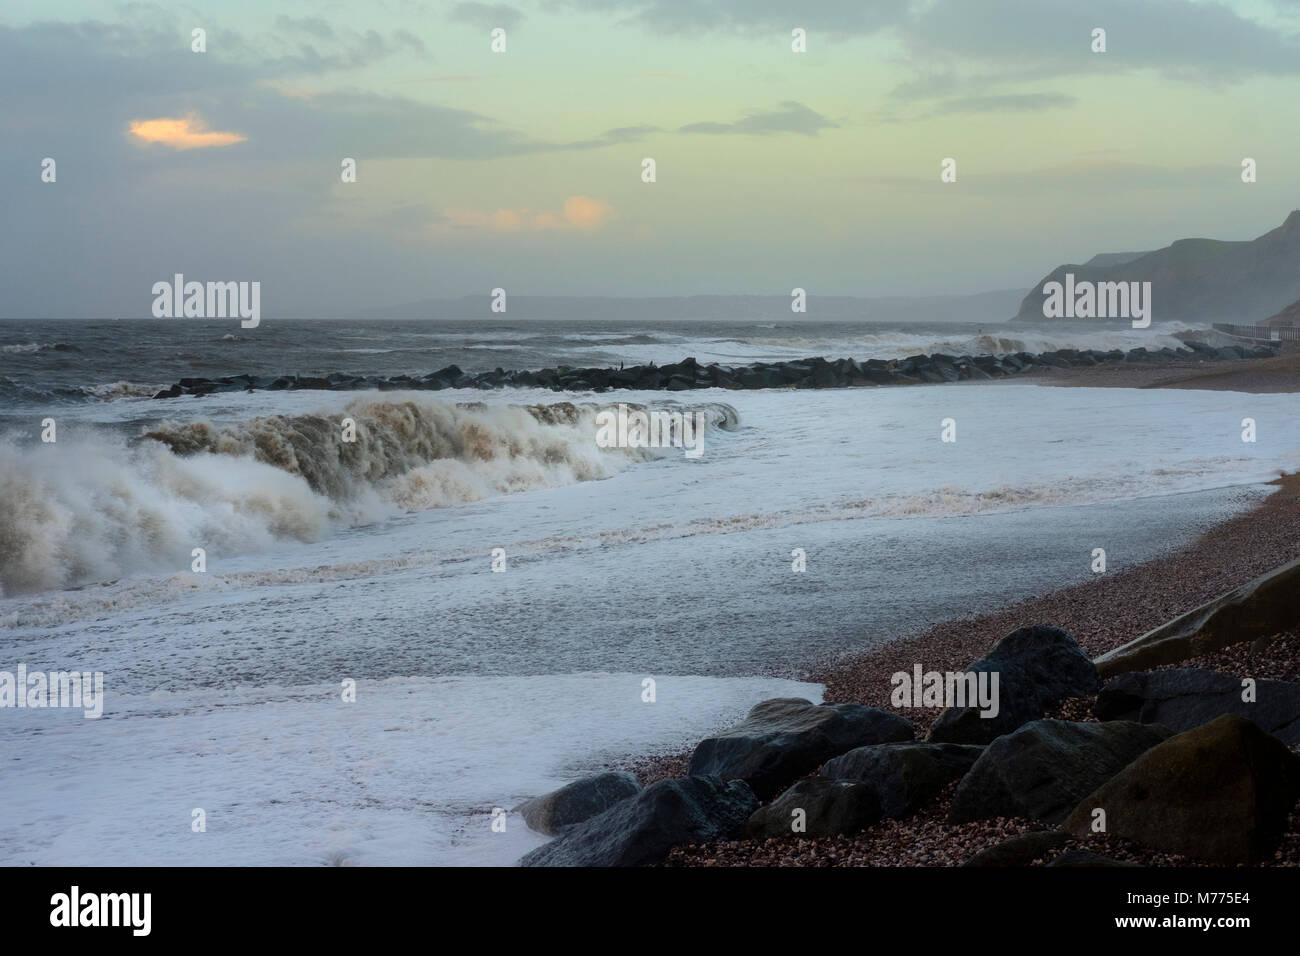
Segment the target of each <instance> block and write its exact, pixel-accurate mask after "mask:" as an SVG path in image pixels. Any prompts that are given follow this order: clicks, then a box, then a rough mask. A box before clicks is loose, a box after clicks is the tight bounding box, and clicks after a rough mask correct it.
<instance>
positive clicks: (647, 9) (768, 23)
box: [544, 0, 909, 37]
mask: <svg viewBox="0 0 1300 956" xmlns="http://www.w3.org/2000/svg"><path fill="white" fill-rule="evenodd" d="M908 2H909V0H801V2H800V3H789V2H783V0H708V2H705V0H552V2H550V3H547V4H544V7H546V8H548V9H551V10H557V9H559V10H563V9H568V10H579V11H584V12H595V13H605V12H609V13H616V14H622V15H623V18H622V21H621V22H623V23H626V24H631V25H635V26H640V27H643V28H645V29H649V30H652V31H654V32H656V33H698V32H700V31H705V30H707V31H722V32H745V33H754V32H758V31H765V30H780V31H781V32H782V33H783V34H784V35H785V36H787V37H788V36H789V35H790V30H791V29H793V28H794V27H804V28H805V29H807V30H809V31H820V32H822V33H825V34H838V35H845V36H855V35H858V36H860V35H863V34H868V33H874V32H876V31H877V30H880V29H881V28H883V27H886V26H889V25H891V24H893V23H897V22H898V21H900V20H901V19H902V18H903V17H904V15H905V14H906V13H907V8H908Z"/></svg>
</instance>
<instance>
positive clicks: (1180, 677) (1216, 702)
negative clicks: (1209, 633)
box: [1092, 667, 1300, 745]
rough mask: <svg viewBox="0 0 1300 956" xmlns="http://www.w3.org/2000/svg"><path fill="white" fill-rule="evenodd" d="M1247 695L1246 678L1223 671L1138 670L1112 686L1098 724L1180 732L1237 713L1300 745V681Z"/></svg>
mask: <svg viewBox="0 0 1300 956" xmlns="http://www.w3.org/2000/svg"><path fill="white" fill-rule="evenodd" d="M1243 692H1244V688H1243V686H1242V680H1241V678H1238V677H1233V676H1232V675H1230V674H1221V673H1219V672H1217V671H1208V670H1202V669H1200V668H1196V667H1180V668H1175V669H1172V670H1161V671H1135V672H1133V673H1129V674H1121V675H1119V676H1118V677H1116V678H1114V679H1113V680H1111V681H1109V682H1107V683H1106V685H1105V686H1104V687H1103V688H1102V689H1101V692H1100V693H1099V694H1098V695H1097V700H1096V703H1094V704H1093V707H1092V712H1093V713H1094V714H1095V715H1096V717H1097V719H1098V720H1137V721H1140V722H1142V723H1144V724H1163V725H1164V726H1166V727H1168V728H1169V729H1170V730H1173V731H1175V732H1177V733H1181V732H1182V731H1185V730H1191V729H1192V728H1193V727H1199V726H1201V725H1202V724H1207V723H1209V722H1210V721H1212V720H1214V719H1215V718H1216V717H1220V716H1222V715H1223V714H1236V715H1237V716H1238V717H1245V718H1246V719H1247V720H1250V721H1253V722H1254V723H1255V724H1257V725H1258V726H1259V727H1260V728H1261V729H1262V730H1265V731H1267V732H1268V733H1270V734H1272V735H1273V736H1274V737H1276V738H1278V740H1281V741H1282V742H1283V743H1285V744H1291V745H1294V744H1300V683H1295V682H1292V681H1282V680H1257V681H1255V687H1254V700H1253V701H1245V700H1243V699H1242V695H1243Z"/></svg>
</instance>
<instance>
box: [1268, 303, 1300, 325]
mask: <svg viewBox="0 0 1300 956" xmlns="http://www.w3.org/2000/svg"><path fill="white" fill-rule="evenodd" d="M1260 324H1261V325H1270V326H1278V325H1300V301H1296V302H1292V303H1291V304H1290V305H1288V306H1287V307H1286V308H1285V309H1283V310H1282V311H1281V312H1279V313H1278V314H1277V315H1274V316H1270V317H1269V318H1267V319H1265V320H1264V321H1263V322H1261V323H1260Z"/></svg>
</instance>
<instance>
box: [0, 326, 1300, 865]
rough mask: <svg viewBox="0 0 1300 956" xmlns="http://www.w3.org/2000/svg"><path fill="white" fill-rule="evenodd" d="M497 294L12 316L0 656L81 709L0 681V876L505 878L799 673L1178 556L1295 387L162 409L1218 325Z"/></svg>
mask: <svg viewBox="0 0 1300 956" xmlns="http://www.w3.org/2000/svg"><path fill="white" fill-rule="evenodd" d="M503 319H504V317H493V320H491V321H486V320H485V321H483V322H481V323H479V322H468V321H456V322H439V321H433V320H428V321H416V320H412V321H403V322H397V321H392V322H380V321H373V322H343V321H324V320H315V321H313V320H298V321H289V320H275V319H265V320H263V322H262V324H261V325H260V326H259V327H258V328H256V329H242V328H241V327H240V326H239V323H238V321H237V320H226V321H205V320H196V319H172V320H152V321H127V320H122V321H103V320H94V321H91V320H86V321H81V320H59V321H52V320H46V321H13V320H10V321H4V322H0V672H10V673H16V671H17V668H18V666H19V665H24V666H25V667H26V669H27V671H28V672H34V671H46V672H48V671H78V672H101V673H102V674H103V686H104V701H103V714H102V716H100V717H98V718H97V719H96V718H87V717H86V716H84V715H83V712H82V711H81V710H77V709H72V708H62V709H51V708H36V707H16V706H11V707H0V864H3V865H22V866H26V865H108V864H118V865H196V864H219V865H227V864H228V865H304V866H313V865H471V866H473V865H510V864H512V863H513V862H515V861H516V860H517V859H518V858H519V857H520V856H521V855H522V854H523V853H525V852H527V851H528V850H529V849H531V848H533V847H535V846H538V845H540V844H541V843H543V842H545V840H546V839H547V838H546V837H543V836H541V835H539V834H536V833H533V832H532V831H530V830H528V828H527V827H526V826H525V824H524V822H523V820H522V817H521V816H520V815H519V814H518V813H517V812H515V808H516V807H518V805H519V804H520V803H521V802H522V801H524V800H526V799H528V798H529V797H532V796H535V795H537V794H540V793H544V792H546V791H548V790H551V789H553V788H555V787H557V786H561V785H563V784H564V783H566V782H568V781H571V780H573V779H576V778H577V777H579V776H582V775H583V774H587V773H591V772H595V771H598V770H603V769H608V768H611V767H617V766H620V765H623V764H624V763H625V761H627V760H628V759H629V758H630V757H635V756H639V755H646V754H655V753H675V752H679V751H681V750H682V749H684V748H688V747H689V746H691V745H692V744H693V743H694V742H695V741H697V740H699V739H700V738H701V737H703V736H706V735H708V734H709V733H711V732H713V731H716V730H718V729H720V728H722V727H724V726H726V725H727V724H729V723H732V722H734V721H736V720H738V719H740V718H742V717H743V715H744V714H745V712H746V711H747V710H748V709H749V708H750V707H752V706H753V705H754V704H755V703H757V702H759V701H761V700H764V699H767V698H770V697H803V698H806V699H808V700H812V701H814V702H820V701H821V699H822V693H823V688H822V687H821V686H820V685H817V684H813V683H809V682H807V681H805V680H804V679H803V677H804V675H805V674H806V673H807V670H808V667H809V666H810V665H812V664H815V663H820V662H824V661H828V660H833V659H835V658H837V657H839V656H841V655H845V654H850V653H854V652H859V651H863V650H867V649H870V648H872V647H876V646H879V645H881V644H882V643H885V642H888V641H891V640H894V639H897V638H899V637H902V636H906V635H909V634H914V633H916V632H918V631H919V630H922V629H923V628H925V627H926V626H928V625H930V624H933V623H936V622H939V621H943V620H951V619H956V618H962V617H965V616H969V615H973V614H977V613H980V612H982V611H988V610H992V609H995V608H998V607H1002V606H1005V605H1006V604H1008V603H1010V602H1014V601H1017V600H1020V599H1023V598H1027V597H1031V596H1035V595H1040V594H1043V593H1046V592H1048V591H1051V590H1054V589H1057V588H1061V587H1064V586H1068V585H1071V584H1077V583H1079V582H1082V581H1085V580H1088V579H1089V578H1090V577H1092V576H1093V575H1095V574H1096V573H1098V572H1097V571H1095V570H1094V567H1095V560H1096V559H1095V556H1096V549H1104V551H1105V555H1106V567H1107V572H1113V571H1115V570H1119V569H1122V568H1125V567H1129V566H1132V565H1135V564H1140V563H1142V562H1145V561H1148V560H1150V559H1151V558H1154V557H1157V556H1159V555H1161V554H1165V553H1168V552H1169V551H1171V550H1173V549H1176V548H1178V547H1180V546H1182V545H1185V544H1187V543H1189V542H1190V541H1191V540H1193V539H1194V538H1195V537H1196V536H1197V535H1198V534H1200V533H1201V532H1202V531H1204V530H1205V529H1206V528H1208V527H1210V526H1211V525H1213V524H1214V523H1216V522H1218V521H1221V520H1223V519H1224V518H1227V517H1229V516H1231V515H1233V514H1235V513H1238V512H1240V511H1241V510H1242V509H1245V508H1249V507H1251V506H1253V505H1254V504H1256V503H1257V502H1258V501H1259V500H1260V499H1261V498H1262V497H1263V496H1264V495H1266V494H1268V493H1269V488H1268V486H1267V484H1266V483H1267V482H1269V481H1270V480H1272V479H1273V478H1275V477H1276V476H1277V475H1279V474H1280V473H1282V472H1284V471H1293V470H1295V469H1296V468H1297V467H1300V414H1297V413H1298V412H1300V397H1297V396H1295V395H1286V394H1275V395H1250V394H1244V393H1237V392H1229V391H1197V390H1165V389H1158V390H1153V389H1120V388H1059V387H1051V386H1048V385H1045V384H1043V380H1042V379H1036V378H1028V379H1020V378H1013V379H1006V380H998V381H992V382H961V383H953V384H949V385H926V386H911V387H885V388H853V389H826V390H804V389H771V390H758V391H724V390H721V389H708V390H699V391H691V392H685V393H682V392H675V393H666V392H636V391H623V392H606V393H602V394H593V393H582V392H578V393H574V392H555V391H550V390H542V389H503V390H454V389H453V390H443V391H438V392H402V391H384V392H375V391H368V392H341V391H313V390H300V391H254V392H230V393H220V394H212V395H208V396H204V397H198V398H196V397H189V396H183V397H179V398H171V399H154V398H152V396H153V395H154V394H155V393H156V392H157V391H159V390H160V389H161V388H163V387H165V386H167V385H169V384H171V383H173V382H176V381H177V380H179V379H181V378H185V377H208V378H215V377H219V376H223V375H239V374H252V375H288V374H297V375H328V374H330V373H332V372H347V373H358V374H361V375H385V376H392V375H399V374H410V375H417V374H418V375H423V374H425V373H427V372H430V371H434V370H437V369H439V368H442V367H444V366H447V365H451V364H455V365H458V366H460V367H461V368H462V369H464V370H465V371H467V372H474V371H480V370H487V369H493V368H498V367H501V368H506V369H516V368H542V367H553V366H558V365H569V366H575V367H577V366H614V367H617V366H618V365H619V364H626V365H634V364H641V363H646V362H651V361H653V362H655V363H657V364H666V363H670V362H676V361H680V360H682V359H684V358H687V357H694V358H695V359H696V360H697V361H699V362H701V363H709V362H718V363H721V364H744V363H748V362H754V361H773V360H780V359H796V358H804V357H809V356H824V357H826V358H829V359H835V358H841V357H852V358H857V359H867V358H896V357H902V356H906V355H914V354H921V353H932V352H945V353H949V354H954V355H962V354H970V355H975V354H989V353H992V354H999V353H1006V352H1017V351H1029V352H1041V351H1046V350H1050V349H1055V348H1103V349H1110V348H1123V349H1128V348H1133V347H1136V346H1145V347H1147V348H1160V347H1162V346H1165V345H1170V346H1174V347H1176V346H1178V345H1180V344H1181V343H1182V342H1184V341H1186V340H1188V339H1189V338H1192V339H1200V340H1208V341H1211V342H1213V341H1214V338H1213V336H1214V333H1210V332H1206V331H1203V330H1200V329H1197V328H1193V327H1189V326H1183V325H1178V324H1173V323H1166V324H1164V325H1153V326H1152V327H1151V328H1149V329H1143V330H1133V329H1110V330H1104V329H1100V328H1097V329H1089V328H1083V329H1079V328H1075V329H1065V328H1052V327H1046V328H1032V327H1024V326H1016V325H1011V324H998V325H983V326H975V325H970V324H959V323H953V324H933V325H927V326H921V325H893V326H888V325H882V324H872V323H865V322H857V323H855V322H836V323H818V322H815V321H802V322H786V323H782V322H780V321H775V322H744V323H741V322H716V321H714V322H704V321H671V320H665V321H662V322H645V321H637V322H636V323H628V322H620V321H619V320H618V319H617V317H611V318H610V319H608V320H602V321H596V320H584V321H573V322H561V321H516V322H514V323H511V322H508V321H504V320H503ZM619 403H626V404H630V405H632V406H634V407H640V408H645V409H651V410H660V411H669V412H674V411H676V412H681V413H683V414H695V413H699V414H700V415H701V416H702V420H703V421H704V422H705V428H704V431H703V433H702V443H703V444H702V447H703V452H702V454H700V455H699V456H698V457H693V456H689V455H687V454H685V453H684V450H683V449H681V448H676V447H672V446H668V447H661V448H618V447H604V446H603V445H602V444H601V443H599V442H598V441H597V422H598V419H599V416H600V415H601V413H602V411H607V410H610V409H612V408H615V407H617V405H618V404H619ZM1247 418H1249V419H1252V420H1253V422H1254V428H1255V435H1256V440H1255V441H1254V442H1247V441H1243V429H1244V427H1245V425H1244V420H1245V419H1247ZM344 419H351V420H352V421H353V423H354V424H355V426H356V431H357V435H358V437H357V440H356V441H355V442H347V441H344V440H343V438H342V431H341V429H342V422H343V420H344ZM945 431H946V432H947V434H948V436H949V437H952V438H955V440H953V441H944V440H943V436H944V434H945ZM49 438H52V439H53V440H52V441H50V440H43V439H49ZM796 568H799V569H798V570H797V569H796ZM1036 623H1043V624H1051V623H1053V622H1051V621H1042V622H1036ZM1133 636H1135V637H1136V636H1137V635H1136V634H1134V635H1133ZM982 650H983V648H972V651H973V653H972V657H975V656H978V652H979V651H982ZM921 663H922V664H924V663H925V662H921ZM2 677H3V675H2V674H0V678H2ZM0 703H3V701H2V700H0ZM494 824H495V825H494ZM502 824H504V826H503V825H502Z"/></svg>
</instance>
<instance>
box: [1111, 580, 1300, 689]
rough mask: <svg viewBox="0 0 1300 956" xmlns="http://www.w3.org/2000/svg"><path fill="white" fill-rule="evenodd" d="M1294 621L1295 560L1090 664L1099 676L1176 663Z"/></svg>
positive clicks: (1297, 608)
mask: <svg viewBox="0 0 1300 956" xmlns="http://www.w3.org/2000/svg"><path fill="white" fill-rule="evenodd" d="M1297 620H1300V560H1296V561H1292V562H1290V563H1289V564H1284V565H1282V566H1281V567H1280V568H1276V569H1274V570H1272V571H1270V572H1268V573H1267V574H1264V575H1261V576H1260V577H1258V578H1256V579H1255V580H1253V581H1250V582H1248V583H1246V584H1243V585H1242V586H1241V587H1239V588H1234V589H1233V590H1231V591H1229V592H1227V593H1226V594H1223V595H1221V596H1219V597H1217V598H1215V599H1214V600H1213V601H1209V602H1207V603H1206V604H1202V605H1201V606H1200V607H1198V608H1196V609H1195V610H1192V611H1188V612H1187V613H1186V614H1183V615H1181V616H1180V617H1176V618H1174V619H1173V620H1172V621H1169V622H1168V623H1166V624H1162V625H1160V627H1157V628H1156V629H1155V630H1152V631H1148V632H1147V633H1145V634H1143V635H1142V636H1141V637H1139V638H1138V639H1137V640H1134V641H1130V642H1129V643H1127V644H1125V645H1123V646H1122V647H1117V648H1115V649H1114V650H1113V651H1109V652H1108V653H1105V654H1102V655H1101V656H1100V657H1098V658H1097V660H1096V665H1097V670H1098V672H1099V673H1100V674H1101V676H1102V677H1113V676H1114V675H1116V674H1122V673H1124V672H1126V671H1137V670H1147V669H1149V668H1152V667H1159V666H1161V665H1162V664H1176V663H1178V662H1179V661H1185V660H1188V659H1189V658H1193V657H1199V656H1201V655H1202V654H1208V653H1210V652H1211V651H1217V650H1219V649H1221V648H1224V647H1227V646H1228V645H1230V644H1238V643H1241V642H1243V641H1251V640H1254V639H1255V638H1257V637H1267V636H1268V635H1270V634H1276V633H1278V632H1279V631H1286V630H1289V629H1290V628H1292V627H1293V626H1295V622H1296V621H1297Z"/></svg>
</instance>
